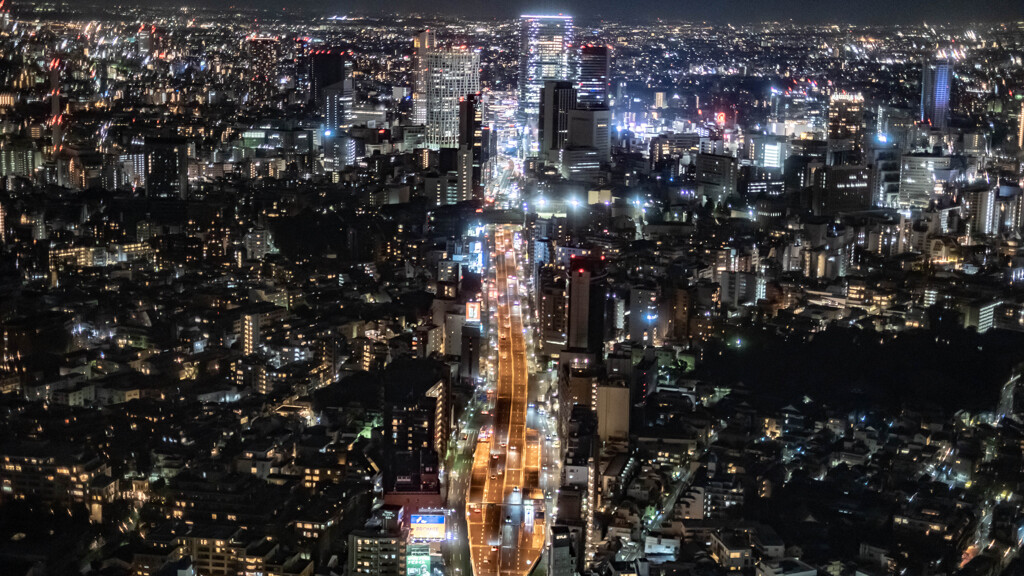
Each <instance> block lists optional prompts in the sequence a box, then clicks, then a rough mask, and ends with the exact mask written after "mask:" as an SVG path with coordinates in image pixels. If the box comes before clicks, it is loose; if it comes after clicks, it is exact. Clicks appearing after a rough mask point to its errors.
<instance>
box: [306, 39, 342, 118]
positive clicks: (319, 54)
mask: <svg viewBox="0 0 1024 576" xmlns="http://www.w3.org/2000/svg"><path fill="white" fill-rule="evenodd" d="M351 78H352V62H351V61H349V60H348V59H346V58H345V53H344V52H342V51H341V50H339V49H327V50H314V51H313V53H312V54H311V55H310V56H309V91H310V93H311V94H312V100H313V103H314V104H316V105H317V106H320V105H322V104H323V101H324V89H325V88H327V87H328V86H330V85H332V84H337V83H338V82H342V81H344V80H351Z"/></svg>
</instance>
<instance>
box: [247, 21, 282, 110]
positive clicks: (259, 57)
mask: <svg viewBox="0 0 1024 576" xmlns="http://www.w3.org/2000/svg"><path fill="white" fill-rule="evenodd" d="M280 49H281V46H280V42H279V41H278V38H277V37H276V36H256V35H253V36H249V37H248V38H247V39H246V51H247V52H248V60H249V82H248V83H247V85H248V86H249V101H250V102H252V103H265V102H267V101H268V100H269V99H270V98H272V97H273V96H274V95H275V94H277V90H278V84H277V80H278V70H277V66H278V60H279V59H280V54H279V52H280Z"/></svg>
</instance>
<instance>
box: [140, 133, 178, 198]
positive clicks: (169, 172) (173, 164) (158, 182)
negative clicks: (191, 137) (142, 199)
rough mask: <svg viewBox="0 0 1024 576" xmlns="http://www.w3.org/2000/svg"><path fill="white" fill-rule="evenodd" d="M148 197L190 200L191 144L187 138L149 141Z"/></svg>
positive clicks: (146, 145)
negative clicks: (189, 164)
mask: <svg viewBox="0 0 1024 576" xmlns="http://www.w3.org/2000/svg"><path fill="white" fill-rule="evenodd" d="M144 150H145V155H146V195H147V196H149V197H151V198H167V199H171V198H177V199H181V200H184V199H185V198H187V197H188V142H187V141H186V140H185V139H184V138H146V140H145V144H144Z"/></svg>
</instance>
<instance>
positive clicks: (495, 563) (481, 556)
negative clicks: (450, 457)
mask: <svg viewBox="0 0 1024 576" xmlns="http://www.w3.org/2000/svg"><path fill="white" fill-rule="evenodd" d="M491 250H492V251H491V254H492V261H493V262H494V265H495V273H494V279H493V282H494V292H495V294H494V295H495V298H489V299H488V301H489V305H490V306H491V307H492V309H493V311H494V312H495V314H494V321H495V323H496V331H497V335H498V339H497V349H498V358H497V389H496V395H495V404H494V409H493V411H492V414H491V416H492V418H493V434H491V435H490V438H489V439H487V440H483V439H479V440H478V441H477V445H476V448H475V450H474V453H473V465H472V473H471V478H470V479H469V494H468V497H467V499H466V523H467V527H468V532H469V548H470V556H471V559H472V565H473V572H474V574H475V576H522V575H524V574H526V573H527V572H529V571H530V570H531V569H532V568H533V565H534V563H535V562H536V561H537V559H538V558H539V557H540V554H541V551H542V549H543V547H544V542H545V517H544V516H545V515H544V508H545V506H544V502H545V498H544V492H543V490H541V487H540V469H541V460H542V458H541V455H542V449H541V444H540V437H539V433H538V432H537V430H536V429H529V428H528V426H527V415H528V411H529V398H528V392H529V370H528V355H527V351H526V338H525V332H526V328H525V327H524V322H523V317H524V307H525V301H523V300H521V299H520V298H521V296H520V285H519V282H520V281H519V266H518V262H519V259H518V258H517V253H518V252H519V247H518V246H517V245H516V242H515V229H514V227H510V226H499V227H496V228H495V230H494V236H493V239H492V241H491Z"/></svg>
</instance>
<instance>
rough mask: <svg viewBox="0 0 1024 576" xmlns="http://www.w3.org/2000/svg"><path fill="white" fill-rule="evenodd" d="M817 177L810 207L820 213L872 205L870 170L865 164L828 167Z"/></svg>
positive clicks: (825, 214)
mask: <svg viewBox="0 0 1024 576" xmlns="http://www.w3.org/2000/svg"><path fill="white" fill-rule="evenodd" d="M814 178H815V183H814V186H813V188H812V192H811V193H812V201H811V204H812V205H811V210H812V211H813V212H814V214H816V215H818V216H833V215H835V214H837V213H839V212H852V211H855V210H863V209H865V208H868V207H870V206H871V201H872V194H871V171H870V170H869V169H868V168H867V167H865V166H826V167H825V168H824V169H822V170H818V171H817V172H815V174H814Z"/></svg>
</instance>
